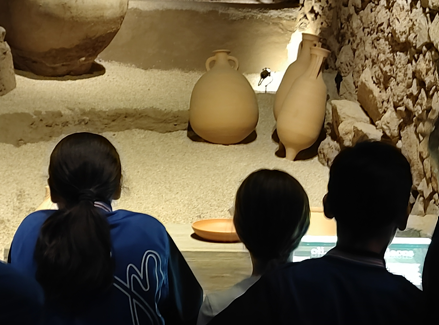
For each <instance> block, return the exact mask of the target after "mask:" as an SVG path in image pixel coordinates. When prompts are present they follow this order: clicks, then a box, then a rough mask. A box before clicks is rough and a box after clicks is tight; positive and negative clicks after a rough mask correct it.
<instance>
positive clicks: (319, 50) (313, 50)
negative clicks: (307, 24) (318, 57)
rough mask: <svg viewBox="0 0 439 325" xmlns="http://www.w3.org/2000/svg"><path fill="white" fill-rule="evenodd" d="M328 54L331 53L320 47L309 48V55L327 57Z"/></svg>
mask: <svg viewBox="0 0 439 325" xmlns="http://www.w3.org/2000/svg"><path fill="white" fill-rule="evenodd" d="M329 53H331V51H329V50H327V49H324V48H322V47H311V54H323V55H324V56H328V55H329Z"/></svg>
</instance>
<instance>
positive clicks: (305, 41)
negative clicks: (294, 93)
mask: <svg viewBox="0 0 439 325" xmlns="http://www.w3.org/2000/svg"><path fill="white" fill-rule="evenodd" d="M319 40H320V37H319V36H317V35H313V34H307V33H303V34H302V42H301V43H300V45H299V52H298V55H297V59H296V61H294V62H293V63H291V64H290V65H289V66H288V68H287V70H286V71H285V74H284V77H283V78H282V81H281V83H280V85H279V88H278V89H277V91H276V96H275V98H274V107H273V114H274V118H275V119H276V120H277V117H278V116H279V112H280V110H281V109H282V106H283V103H284V101H285V98H286V97H287V94H288V92H289V91H290V89H291V86H292V85H293V83H294V81H296V79H297V78H299V77H300V76H301V75H302V74H303V73H304V72H305V71H306V70H307V69H308V66H309V64H310V62H311V48H312V47H320V43H319Z"/></svg>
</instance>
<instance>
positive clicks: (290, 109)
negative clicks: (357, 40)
mask: <svg viewBox="0 0 439 325" xmlns="http://www.w3.org/2000/svg"><path fill="white" fill-rule="evenodd" d="M329 53H330V51H328V50H325V49H322V48H320V47H314V48H311V63H310V65H309V67H308V69H307V70H306V71H305V73H304V74H303V75H301V76H300V77H299V78H297V79H296V81H295V82H294V83H293V85H292V86H291V89H290V91H289V92H288V94H287V97H286V98H285V101H284V104H283V106H282V109H281V111H280V113H279V116H278V119H277V133H278V135H279V140H280V141H281V143H282V144H283V145H284V146H285V150H286V158H287V159H289V160H294V158H295V157H296V155H297V153H298V152H299V151H301V150H303V149H306V148H308V147H310V146H312V145H313V143H314V142H315V141H316V140H317V138H318V136H319V134H320V130H321V128H322V125H323V121H324V119H325V110H326V85H325V83H324V81H323V77H322V69H321V67H322V63H323V60H324V59H325V58H326V57H327V56H328V55H329Z"/></svg>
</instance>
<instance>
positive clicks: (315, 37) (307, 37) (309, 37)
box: [302, 33, 320, 41]
mask: <svg viewBox="0 0 439 325" xmlns="http://www.w3.org/2000/svg"><path fill="white" fill-rule="evenodd" d="M302 39H304V40H308V41H318V40H320V36H319V35H315V34H309V33H302Z"/></svg>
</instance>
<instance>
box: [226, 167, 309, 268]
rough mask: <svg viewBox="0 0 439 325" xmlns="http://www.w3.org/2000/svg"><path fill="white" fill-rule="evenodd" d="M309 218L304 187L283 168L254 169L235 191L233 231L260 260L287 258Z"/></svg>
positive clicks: (297, 243) (301, 235) (306, 225)
mask: <svg viewBox="0 0 439 325" xmlns="http://www.w3.org/2000/svg"><path fill="white" fill-rule="evenodd" d="M309 218H310V208H309V202H308V196H307V194H306V192H305V190H304V189H303V187H302V185H300V183H299V182H298V181H297V180H296V179H295V178H294V177H292V176H291V175H289V174H287V173H285V172H283V171H279V170H268V169H261V170H258V171H255V172H253V173H251V174H250V175H249V176H247V178H246V179H245V180H244V181H243V182H242V184H241V186H240V187H239V189H238V192H237V194H236V201H235V214H234V219H233V220H234V224H235V228H236V232H237V234H238V236H239V238H240V239H241V241H242V242H243V243H244V245H245V246H246V247H247V249H248V250H249V252H250V253H251V254H252V256H253V258H256V259H258V260H260V261H263V262H269V261H276V262H277V263H285V262H287V260H288V258H289V256H290V254H291V252H292V251H293V250H294V249H295V248H296V247H297V246H298V245H299V243H300V240H301V238H302V237H303V235H304V234H305V233H306V231H307V230H308V226H309Z"/></svg>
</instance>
